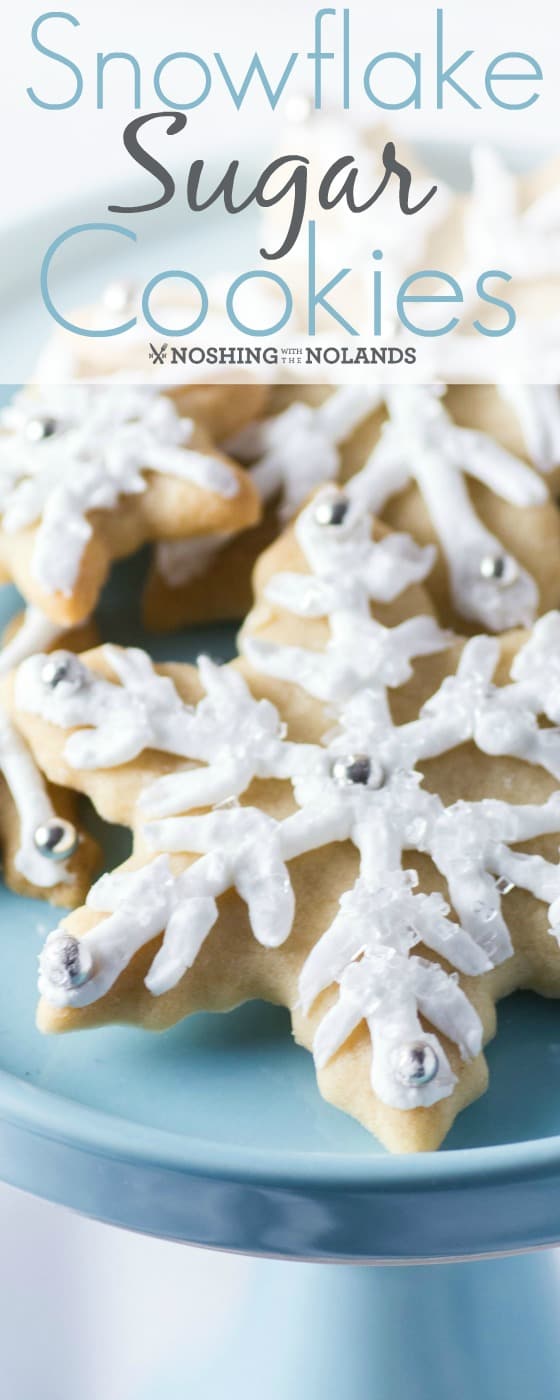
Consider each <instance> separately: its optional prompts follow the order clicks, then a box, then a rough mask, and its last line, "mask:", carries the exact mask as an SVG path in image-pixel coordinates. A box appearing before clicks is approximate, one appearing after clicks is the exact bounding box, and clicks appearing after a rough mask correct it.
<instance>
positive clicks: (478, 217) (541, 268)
mask: <svg viewBox="0 0 560 1400" xmlns="http://www.w3.org/2000/svg"><path fill="white" fill-rule="evenodd" d="M472 170H473V188H472V196H471V198H470V200H469V202H468V206H467V211H466V214H465V247H466V256H467V266H468V269H469V270H470V269H471V268H473V269H474V270H475V271H476V275H477V276H478V275H479V272H480V268H481V267H496V266H500V267H507V269H508V272H509V273H510V275H511V276H512V277H518V278H520V279H522V280H523V281H524V282H527V281H532V280H536V279H537V278H538V279H543V278H547V277H553V278H556V277H557V276H558V267H559V265H560V192H559V190H558V187H557V186H555V187H554V188H553V189H551V190H547V191H546V192H545V193H544V194H543V195H541V196H539V197H538V198H537V199H535V200H533V202H532V203H531V204H530V205H529V206H528V208H527V209H525V210H524V209H522V208H521V207H520V197H519V183H518V180H517V177H516V176H515V175H513V174H512V172H511V171H510V170H508V169H507V167H506V166H505V165H504V163H503V161H502V160H501V158H500V156H499V155H498V153H497V151H495V150H494V149H493V148H492V147H487V146H476V147H475V148H474V151H473V155H472ZM497 258H499V262H498V263H497V262H496V259H497Z"/></svg>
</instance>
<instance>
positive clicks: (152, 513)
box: [0, 384, 259, 625]
mask: <svg viewBox="0 0 560 1400" xmlns="http://www.w3.org/2000/svg"><path fill="white" fill-rule="evenodd" d="M0 427H1V428H2V429H3V431H2V432H1V433H0V515H1V528H0V560H1V563H2V567H3V569H4V571H5V572H6V574H7V575H8V576H9V577H12V578H13V579H14V582H16V583H17V585H18V586H19V588H20V589H21V591H22V593H23V594H24V596H25V597H26V598H28V599H29V601H30V602H32V603H35V604H37V605H38V606H39V607H40V608H42V610H43V612H45V613H46V614H47V616H49V617H50V618H51V620H52V621H54V622H58V623H61V624H62V625H71V624H74V623H75V622H79V621H81V620H82V619H83V618H84V617H87V616H88V615H89V614H90V612H91V611H92V609H93V607H94V605H95V603H96V601H97V597H98V594H99V591H100V589H101V586H102V584H103V582H104V580H105V577H106V575H107V573H108V570H109V567H110V563H111V560H112V559H113V558H119V557H122V556H123V555H126V554H129V553H132V552H133V551H134V550H135V549H137V548H138V547H139V545H141V544H142V543H143V542H144V541H145V540H146V539H149V538H158V537H161V538H165V537H168V538H169V537H176V536H177V535H184V534H186V533H192V534H193V535H201V534H202V535H203V534H205V533H208V532H209V531H211V530H214V529H216V528H220V527H221V526H222V525H224V526H225V525H227V526H228V527H230V528H232V529H238V528H239V527H240V526H242V525H247V524H250V523H252V522H253V521H254V519H255V518H256V516H257V514H258V509H259V506H258V499H257V496H256V492H255V491H254V489H253V487H252V486H251V484H250V482H249V481H248V479H247V477H246V475H245V474H244V473H243V471H242V470H241V469H240V468H239V467H237V466H235V465H234V463H233V462H230V461H228V460H227V459H226V458H224V457H223V456H221V455H220V454H219V453H217V452H216V451H215V450H213V449H212V448H211V447H210V446H209V443H208V441H207V439H206V438H205V437H204V436H203V435H202V434H201V431H200V430H199V429H198V428H196V427H195V425H194V423H193V422H192V421H191V420H190V419H185V418H181V417H180V416H179V414H178V413H177V410H176V409H175V407H174V404H173V403H172V401H171V399H169V398H167V397H166V396H165V395H162V394H158V393H157V392H156V391H155V390H152V389H149V388H146V387H143V388H131V387H125V386H124V385H123V386H115V385H110V386H94V387H88V386H86V385H80V384H70V385H66V386H65V387H51V388H47V387H46V388H44V389H42V390H38V391H32V390H25V391H22V392H21V393H19V394H17V395H16V397H15V399H14V400H13V402H12V403H11V404H10V405H9V407H7V408H5V409H4V410H3V411H2V414H1V416H0Z"/></svg>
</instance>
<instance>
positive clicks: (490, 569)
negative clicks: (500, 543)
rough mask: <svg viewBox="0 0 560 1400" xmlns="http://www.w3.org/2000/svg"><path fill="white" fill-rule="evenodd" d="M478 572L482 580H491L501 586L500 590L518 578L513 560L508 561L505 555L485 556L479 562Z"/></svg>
mask: <svg viewBox="0 0 560 1400" xmlns="http://www.w3.org/2000/svg"><path fill="white" fill-rule="evenodd" d="M479 572H480V575H481V577H482V578H485V579H490V580H493V582H494V583H499V584H501V585H502V588H506V587H507V586H508V584H510V583H515V580H516V578H518V569H517V567H516V565H515V564H514V561H513V559H508V556H507V555H505V554H494V555H493V554H485V555H484V556H483V558H482V559H481V560H480V564H479Z"/></svg>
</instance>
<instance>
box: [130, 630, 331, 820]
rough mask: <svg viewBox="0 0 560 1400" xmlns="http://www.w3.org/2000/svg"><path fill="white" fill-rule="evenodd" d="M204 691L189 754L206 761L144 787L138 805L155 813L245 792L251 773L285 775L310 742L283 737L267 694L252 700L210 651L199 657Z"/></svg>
mask: <svg viewBox="0 0 560 1400" xmlns="http://www.w3.org/2000/svg"><path fill="white" fill-rule="evenodd" d="M198 667H199V673H200V679H201V681H202V684H203V686H204V689H205V691H206V695H205V697H204V699H203V700H201V701H200V702H199V704H198V705H197V707H196V710H195V712H194V714H193V716H192V718H191V719H190V720H189V723H188V732H187V737H186V739H185V742H186V743H188V756H189V758H191V759H196V760H197V761H198V762H199V763H204V764H205V765H206V766H205V767H203V768H202V767H197V768H194V767H193V768H190V769H188V770H186V771H185V770H183V771H181V770H179V771H177V772H175V773H171V774H169V775H167V776H165V777H163V778H158V779H157V780H156V782H154V783H151V784H150V785H149V786H148V787H147V788H145V789H144V791H143V793H142V794H141V796H140V800H139V806H140V809H141V810H142V811H144V812H147V813H149V814H150V815H151V816H153V817H164V816H171V815H172V814H176V813H178V812H188V811H192V809H193V808H197V807H210V806H213V805H214V804H216V803H220V802H224V801H226V800H227V799H228V798H231V797H239V796H240V795H241V793H243V792H246V791H247V789H248V788H249V786H250V784H251V783H252V782H253V780H254V779H255V778H287V777H289V776H291V774H292V772H294V771H295V764H296V762H301V761H302V758H303V757H305V755H306V754H307V753H308V752H310V751H314V747H313V746H312V745H305V744H293V743H289V742H287V741H286V739H285V728H284V726H283V725H282V723H281V721H280V716H279V714H278V711H277V709H276V708H275V706H274V705H273V704H272V703H271V702H270V700H255V699H253V696H252V695H251V692H250V690H249V687H248V686H247V685H246V683H245V681H244V680H243V677H242V676H240V675H239V673H238V672H237V671H234V670H232V669H231V667H230V666H216V665H215V664H214V662H212V661H210V660H209V659H208V657H200V658H199V662H198Z"/></svg>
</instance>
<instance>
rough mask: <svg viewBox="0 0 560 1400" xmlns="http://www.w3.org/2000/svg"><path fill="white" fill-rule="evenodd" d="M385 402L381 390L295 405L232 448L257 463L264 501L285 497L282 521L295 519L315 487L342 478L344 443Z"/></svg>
mask: <svg viewBox="0 0 560 1400" xmlns="http://www.w3.org/2000/svg"><path fill="white" fill-rule="evenodd" d="M381 402H382V394H381V391H380V390H379V389H377V388H375V387H373V388H371V387H368V386H360V387H356V388H353V387H345V388H341V389H338V390H336V392H335V393H334V394H332V395H331V396H330V397H329V398H328V399H327V400H326V401H325V403H324V404H321V405H320V406H319V407H318V408H312V407H311V406H310V405H309V404H304V403H294V404H290V406H289V407H288V408H287V409H285V410H284V411H283V412H282V413H279V414H277V415H273V416H272V417H270V418H265V419H263V420H262V421H261V422H259V423H250V424H249V425H248V427H247V428H244V429H242V431H241V433H239V434H237V436H236V437H235V438H232V439H230V440H229V441H228V443H227V445H226V446H227V450H228V451H229V452H231V454H232V455H233V456H234V457H237V458H238V459H239V461H241V462H244V463H246V464H248V463H250V462H252V463H253V464H254V465H253V468H252V472H251V477H252V480H253V481H254V483H255V485H256V487H257V490H258V491H259V492H260V495H261V496H262V499H263V500H265V501H268V500H270V499H271V497H272V496H274V495H276V494H277V493H281V497H282V499H281V506H280V514H281V518H282V519H283V520H290V519H291V518H292V516H293V515H295V513H296V511H297V510H298V509H299V507H300V506H301V504H302V502H303V501H304V500H305V498H306V496H308V495H309V493H310V492H311V491H312V490H313V488H314V487H315V486H318V485H319V484H320V483H321V482H324V481H329V480H332V479H333V478H334V477H335V476H337V474H338V469H339V466H340V453H339V447H340V445H341V444H342V443H343V442H344V441H345V440H346V438H348V437H350V435H351V433H352V432H353V431H354V429H355V428H356V427H357V426H358V425H359V423H361V422H362V421H363V420H364V419H365V418H367V417H369V415H370V413H373V412H375V410H376V409H377V408H378V407H379V406H380V404H381Z"/></svg>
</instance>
